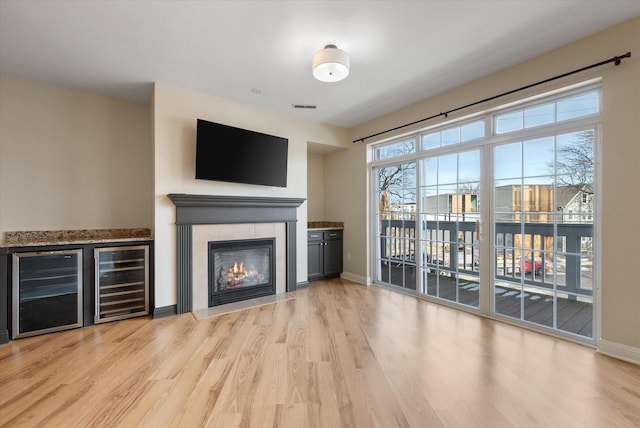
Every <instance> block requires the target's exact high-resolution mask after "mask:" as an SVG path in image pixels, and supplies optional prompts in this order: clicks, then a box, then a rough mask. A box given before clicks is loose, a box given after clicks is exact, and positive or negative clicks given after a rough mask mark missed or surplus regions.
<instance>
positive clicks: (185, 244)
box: [167, 193, 305, 314]
mask: <svg viewBox="0 0 640 428" xmlns="http://www.w3.org/2000/svg"><path fill="white" fill-rule="evenodd" d="M167 196H168V197H169V199H171V201H172V202H173V204H174V205H175V206H176V233H177V240H176V241H177V249H176V251H177V271H178V272H177V286H178V302H177V308H176V309H177V313H178V314H183V313H187V312H191V311H192V305H193V301H192V299H193V272H192V261H193V254H192V242H193V226H194V225H201V224H234V223H235V224H241V223H284V224H285V226H286V236H287V237H286V241H287V242H286V257H287V270H286V274H287V275H286V278H287V279H286V291H295V289H296V286H297V278H296V269H297V261H296V223H297V221H298V219H297V208H298V207H299V206H300V205H302V203H303V202H304V201H305V199H303V198H267V197H255V196H209V195H188V194H184V193H179V194H177V193H172V194H169V195H167Z"/></svg>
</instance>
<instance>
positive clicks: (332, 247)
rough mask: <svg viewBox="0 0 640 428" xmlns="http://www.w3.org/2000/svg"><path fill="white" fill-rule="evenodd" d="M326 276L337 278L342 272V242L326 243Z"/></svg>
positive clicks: (324, 266)
mask: <svg viewBox="0 0 640 428" xmlns="http://www.w3.org/2000/svg"><path fill="white" fill-rule="evenodd" d="M323 268H324V276H325V277H329V276H337V275H340V273H341V272H342V241H341V240H332V241H325V245H324V264H323Z"/></svg>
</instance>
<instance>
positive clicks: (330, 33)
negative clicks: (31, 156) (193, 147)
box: [0, 0, 640, 127]
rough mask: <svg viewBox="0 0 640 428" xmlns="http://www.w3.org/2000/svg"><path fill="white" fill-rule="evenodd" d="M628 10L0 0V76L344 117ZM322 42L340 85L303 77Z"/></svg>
mask: <svg viewBox="0 0 640 428" xmlns="http://www.w3.org/2000/svg"><path fill="white" fill-rule="evenodd" d="M639 15H640V1H639V0H625V1H617V0H605V1H595V0H567V1H563V0H552V1H545V0H510V1H509V0H502V1H477V0H466V1H465V0H462V1H456V0H442V1H435V0H434V1H161V0H155V1H135V0H130V1H106V0H104V1H102V0H100V1H97V0H93V1H81V0H77V1H62V0H49V1H35V0H20V1H14V0H0V72H2V73H7V74H10V75H14V76H19V77H24V78H27V79H33V80H39V81H44V82H49V83H54V84H60V85H64V86H69V87H74V88H78V89H82V90H88V91H93V92H97V93H101V94H106V95H112V96H115V97H120V98H126V99H130V100H135V101H143V102H148V101H149V97H150V95H151V89H152V82H163V83H166V84H170V85H173V86H178V87H181V88H186V89H191V90H194V91H197V92H201V93H205V94H210V95H214V96H219V97H223V98H227V99H232V100H236V101H240V102H243V103H251V104H256V105H259V106H262V107H265V108H267V109H270V110H274V111H278V112H283V113H288V114H293V115H297V116H301V117H305V118H308V119H311V120H315V121H320V122H327V123H331V124H335V125H339V126H344V127H351V126H354V125H357V124H359V123H362V122H364V121H367V120H370V119H373V118H375V117H378V116H380V115H383V114H385V113H388V112H391V111H393V110H396V109H398V108H400V107H403V106H406V105H409V104H411V103H414V102H416V101H419V100H421V99H424V98H427V97H429V96H431V95H434V94H436V93H439V92H442V91H444V90H447V89H450V88H453V87H456V86H459V85H461V84H463V83H465V82H468V81H471V80H474V79H477V78H479V77H481V76H484V75H487V74H490V73H492V72H494V71H497V70H500V69H502V68H505V67H507V66H510V65H512V64H515V63H518V62H521V61H524V60H526V59H528V58H531V57H533V56H536V55H538V54H540V53H542V52H545V51H548V50H551V49H554V48H556V47H559V46H561V45H563V44H566V43H569V42H571V41H574V40H577V39H580V38H582V37H584V36H586V35H588V34H592V33H595V32H597V31H599V30H602V29H604V28H607V27H609V26H612V25H614V24H616V23H619V22H622V21H625V20H628V19H631V18H633V17H636V16H639ZM329 43H332V44H336V45H337V46H338V47H339V48H340V49H343V50H345V51H347V52H348V53H349V55H350V57H351V74H350V75H349V77H348V78H347V79H346V80H344V81H342V82H338V83H322V82H318V81H316V80H314V79H313V77H312V75H311V58H312V56H313V53H314V52H315V51H317V50H319V49H321V48H322V47H323V46H324V45H326V44H329ZM620 49H622V50H624V48H623V47H620ZM620 49H617V48H616V47H615V46H612V51H611V55H612V56H613V55H618V54H621V53H624V52H618V50H620ZM633 54H634V55H635V54H636V53H635V52H634V53H633ZM638 54H640V52H638ZM603 59H607V58H603ZM585 65H587V64H585ZM256 92H259V93H256ZM292 104H312V105H317V109H316V110H294V109H293V108H292Z"/></svg>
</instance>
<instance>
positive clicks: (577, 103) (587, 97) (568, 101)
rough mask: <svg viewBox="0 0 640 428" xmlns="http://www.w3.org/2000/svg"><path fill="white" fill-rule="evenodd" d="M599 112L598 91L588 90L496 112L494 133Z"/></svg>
mask: <svg viewBox="0 0 640 428" xmlns="http://www.w3.org/2000/svg"><path fill="white" fill-rule="evenodd" d="M599 112H600V97H599V91H598V90H590V91H587V92H584V93H581V94H578V95H572V96H569V97H565V98H561V99H559V100H557V101H552V102H547V103H543V104H538V105H534V106H531V107H526V108H522V109H518V110H513V111H510V112H508V113H502V114H498V115H496V117H495V130H496V131H495V132H496V134H505V133H508V132H514V131H519V130H522V129H530V128H535V127H538V126H543V125H549V124H552V123H557V122H563V121H568V120H573V119H579V118H583V117H587V116H592V115H595V114H598V113H599Z"/></svg>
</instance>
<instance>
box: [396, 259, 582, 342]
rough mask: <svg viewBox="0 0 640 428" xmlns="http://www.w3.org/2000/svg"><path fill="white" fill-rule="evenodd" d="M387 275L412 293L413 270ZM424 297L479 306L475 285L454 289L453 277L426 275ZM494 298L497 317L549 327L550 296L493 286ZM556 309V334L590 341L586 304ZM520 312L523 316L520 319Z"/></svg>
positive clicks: (563, 303) (563, 301)
mask: <svg viewBox="0 0 640 428" xmlns="http://www.w3.org/2000/svg"><path fill="white" fill-rule="evenodd" d="M390 274H391V282H392V284H396V285H401V284H403V278H404V284H406V285H407V287H406V288H407V289H410V290H415V287H416V276H415V268H412V267H410V266H405V268H404V269H403V268H402V267H401V266H391V269H390ZM456 288H457V290H456ZM456 291H457V295H456ZM427 294H428V295H430V296H434V297H440V298H442V299H445V300H449V301H452V302H458V303H461V304H463V305H467V306H472V307H475V308H477V307H478V305H479V302H480V294H479V288H478V284H477V282H473V281H472V280H461V281H460V283H459V284H458V285H457V284H456V281H455V277H450V276H445V275H439V276H438V275H435V274H428V277H427ZM495 296H496V301H495V308H496V312H497V313H499V314H500V315H505V316H508V317H512V318H515V319H518V320H520V319H522V320H524V321H528V322H532V323H535V324H539V325H543V326H546V327H553V305H554V301H553V298H552V297H551V296H549V295H547V294H544V293H536V292H535V291H527V292H525V293H522V294H521V293H520V291H519V290H516V289H513V288H508V287H506V286H505V287H503V286H497V287H496V289H495ZM556 305H557V313H558V319H557V325H556V327H557V328H558V329H559V330H563V331H566V332H569V333H575V334H579V335H581V336H585V337H592V334H593V333H592V331H593V326H592V322H593V305H592V304H591V303H590V302H585V301H578V300H575V299H569V298H563V297H558V299H557V301H556ZM523 310H524V316H522V311H523Z"/></svg>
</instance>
